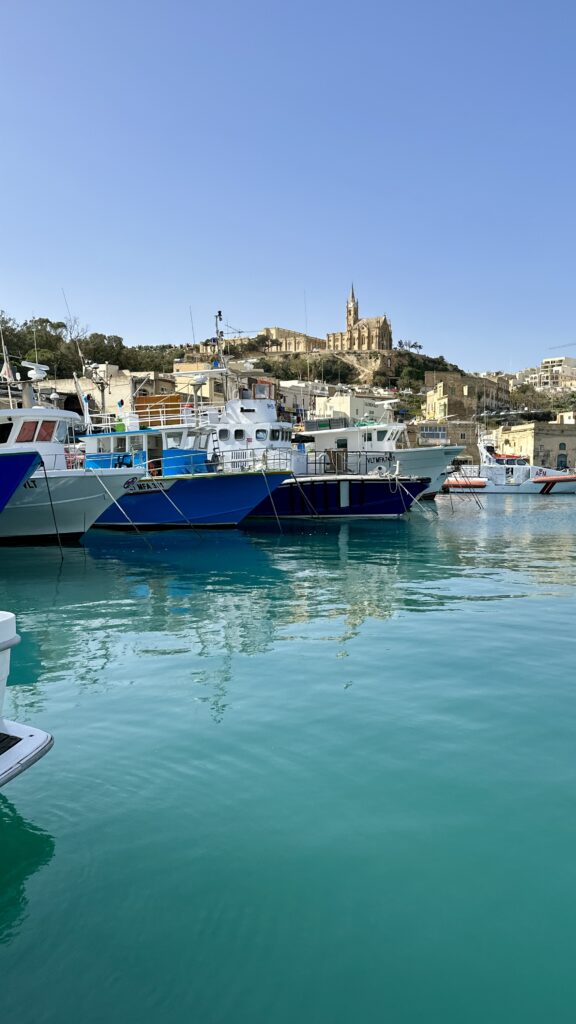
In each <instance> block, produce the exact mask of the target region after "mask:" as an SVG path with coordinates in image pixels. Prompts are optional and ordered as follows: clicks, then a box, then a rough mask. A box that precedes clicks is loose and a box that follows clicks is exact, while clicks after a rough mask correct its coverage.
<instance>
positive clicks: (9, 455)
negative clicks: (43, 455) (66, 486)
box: [0, 452, 40, 512]
mask: <svg viewBox="0 0 576 1024" xmlns="http://www.w3.org/2000/svg"><path fill="white" fill-rule="evenodd" d="M39 464H40V455H39V454H38V452H0V512H1V511H2V509H3V508H4V507H5V506H6V505H7V504H8V502H9V501H10V498H11V497H12V495H13V494H14V492H15V491H17V490H18V488H19V487H20V485H21V484H23V483H26V480H28V478H29V477H31V476H32V473H33V472H34V470H35V469H37V468H38V466H39Z"/></svg>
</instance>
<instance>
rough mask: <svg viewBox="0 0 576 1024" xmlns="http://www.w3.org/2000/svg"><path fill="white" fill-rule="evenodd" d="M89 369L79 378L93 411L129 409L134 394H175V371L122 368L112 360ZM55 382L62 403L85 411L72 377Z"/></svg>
mask: <svg viewBox="0 0 576 1024" xmlns="http://www.w3.org/2000/svg"><path fill="white" fill-rule="evenodd" d="M88 373H89V374H90V376H83V377H79V378H78V386H79V388H80V390H81V392H82V394H83V395H87V396H88V398H89V404H90V410H91V412H96V413H107V414H109V415H110V414H112V415H117V414H118V412H119V410H128V409H130V407H131V405H132V400H133V398H134V396H139V397H141V398H148V397H157V396H162V395H172V394H174V391H175V385H174V378H173V377H172V375H171V374H167V373H159V372H158V371H157V370H151V371H150V372H148V373H147V372H139V371H133V370H120V369H119V368H118V367H117V366H114V365H112V364H111V363H98V364H93V365H92V367H90V369H89V370H88ZM53 383H54V388H55V390H56V391H57V392H58V394H59V395H60V396H61V399H62V401H61V402H60V405H62V406H63V407H64V408H65V409H73V410H74V411H77V412H78V411H81V412H83V411H84V410H83V409H82V408H81V405H80V398H79V395H78V387H77V386H76V382H75V381H74V379H73V378H71V377H66V378H57V379H56V380H55V381H54V382H53Z"/></svg>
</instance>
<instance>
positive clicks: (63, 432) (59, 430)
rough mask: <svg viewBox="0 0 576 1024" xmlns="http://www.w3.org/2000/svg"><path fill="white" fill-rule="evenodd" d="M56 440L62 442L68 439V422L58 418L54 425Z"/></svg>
mask: <svg viewBox="0 0 576 1024" xmlns="http://www.w3.org/2000/svg"><path fill="white" fill-rule="evenodd" d="M56 440H57V441H61V442H62V444H64V442H65V441H67V440H68V424H67V422H66V420H58V425H57V427H56Z"/></svg>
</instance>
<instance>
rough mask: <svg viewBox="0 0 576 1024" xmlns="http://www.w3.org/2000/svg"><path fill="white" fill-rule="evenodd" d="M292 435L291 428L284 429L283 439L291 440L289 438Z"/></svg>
mask: <svg viewBox="0 0 576 1024" xmlns="http://www.w3.org/2000/svg"><path fill="white" fill-rule="evenodd" d="M291 436H292V435H291V433H290V431H289V430H283V431H282V440H283V441H289V440H290V438H291Z"/></svg>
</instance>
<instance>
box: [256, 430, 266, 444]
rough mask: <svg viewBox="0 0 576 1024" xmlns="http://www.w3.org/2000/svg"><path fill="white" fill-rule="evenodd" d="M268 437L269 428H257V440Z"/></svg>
mask: <svg viewBox="0 0 576 1024" xmlns="http://www.w3.org/2000/svg"><path fill="white" fill-rule="evenodd" d="M267 437H268V431H267V430H257V431H256V440H257V441H265V440H266V438H267Z"/></svg>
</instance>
